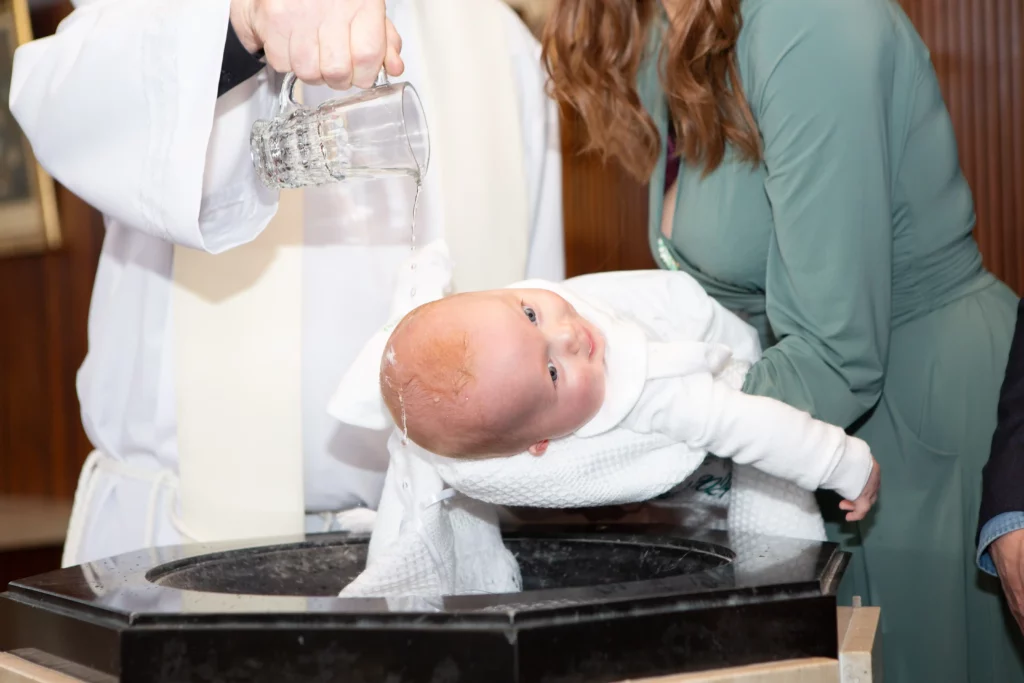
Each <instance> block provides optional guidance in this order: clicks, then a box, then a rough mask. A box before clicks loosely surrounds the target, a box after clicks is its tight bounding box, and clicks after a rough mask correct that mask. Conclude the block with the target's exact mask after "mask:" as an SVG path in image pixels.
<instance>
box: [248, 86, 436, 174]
mask: <svg viewBox="0 0 1024 683" xmlns="http://www.w3.org/2000/svg"><path fill="white" fill-rule="evenodd" d="M295 81H296V78H295V74H293V73H289V74H287V75H286V76H285V79H284V84H283V86H282V88H281V94H280V97H279V98H278V105H277V110H276V112H275V116H274V118H273V119H270V120H269V121H268V120H262V119H261V120H259V121H256V123H254V124H253V127H252V134H251V135H250V137H249V147H250V151H251V153H252V162H253V165H254V166H255V167H256V174H257V175H258V176H259V179H260V181H261V182H262V183H263V184H264V185H266V186H267V187H269V188H272V189H283V188H297V187H307V186H315V185H326V184H328V183H334V182H338V181H340V180H346V179H349V178H379V177H381V176H393V175H402V176H410V177H412V178H415V179H417V180H419V179H420V178H422V177H423V176H424V175H425V174H426V172H427V163H428V161H429V158H430V139H429V136H428V133H427V118H426V115H425V114H424V112H423V105H422V103H421V102H420V98H419V95H417V94H416V90H415V88H413V87H412V85H410V84H408V83H389V82H388V77H387V73H386V72H385V71H384V69H381V71H380V75H378V76H377V82H376V83H375V84H374V86H373V87H372V88H370V89H369V90H364V91H363V92H361V93H358V94H355V95H352V96H350V97H342V98H334V99H330V100H327V101H325V102H324V103H323V104H321V105H320V106H318V107H315V108H312V107H305V106H303V105H300V104H299V103H297V102H296V101H295V97H294V89H295Z"/></svg>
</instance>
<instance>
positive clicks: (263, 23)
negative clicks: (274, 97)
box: [230, 0, 405, 90]
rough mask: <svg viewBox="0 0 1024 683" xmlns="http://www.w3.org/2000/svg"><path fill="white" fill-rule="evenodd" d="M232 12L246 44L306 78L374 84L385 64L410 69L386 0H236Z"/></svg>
mask: <svg viewBox="0 0 1024 683" xmlns="http://www.w3.org/2000/svg"><path fill="white" fill-rule="evenodd" d="M230 16H231V25H232V26H233V27H234V29H235V33H236V34H237V35H238V39H239V40H240V41H241V42H242V45H244V46H245V48H246V49H247V50H249V51H250V52H256V51H257V50H259V49H260V48H262V49H263V51H264V54H265V55H266V58H267V63H268V64H270V66H271V67H272V68H273V69H274V70H275V71H277V72H278V73H286V72H288V71H293V72H295V75H296V76H297V77H298V78H299V80H301V81H303V82H305V83H310V84H314V85H316V84H320V83H326V84H327V85H329V86H330V87H332V88H334V89H336V90H345V89H346V88H350V87H352V86H353V85H355V86H358V87H360V88H369V87H371V86H372V85H373V83H374V81H375V80H376V78H377V74H378V73H379V72H380V68H381V65H382V64H383V65H384V67H385V68H386V69H387V72H388V74H390V75H392V76H398V75H399V74H401V73H402V71H403V70H404V69H405V65H404V64H403V63H402V58H401V51H402V39H401V37H400V36H399V35H398V32H397V31H396V30H395V27H394V26H393V25H392V24H391V20H390V19H388V18H387V16H386V15H385V13H384V0H231V14H230Z"/></svg>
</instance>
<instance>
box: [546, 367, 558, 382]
mask: <svg viewBox="0 0 1024 683" xmlns="http://www.w3.org/2000/svg"><path fill="white" fill-rule="evenodd" d="M548 374H549V375H551V381H552V382H554V383H555V384H558V368H556V367H555V364H554V363H548Z"/></svg>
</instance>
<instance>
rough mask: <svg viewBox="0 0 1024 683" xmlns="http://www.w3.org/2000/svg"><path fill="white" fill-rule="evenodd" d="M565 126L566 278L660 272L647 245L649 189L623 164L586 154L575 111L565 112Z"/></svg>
mask: <svg viewBox="0 0 1024 683" xmlns="http://www.w3.org/2000/svg"><path fill="white" fill-rule="evenodd" d="M561 126H562V129H561V133H562V203H563V212H564V214H565V265H566V274H567V275H568V276H569V277H572V276H574V275H583V274H585V273H595V272H602V271H608V270H637V269H643V268H655V267H656V266H655V264H654V259H653V258H651V251H650V249H649V248H648V245H647V186H646V185H642V184H640V183H638V182H636V181H635V180H633V178H632V177H630V176H629V175H628V174H627V173H626V172H625V171H623V170H622V168H621V167H620V166H619V165H618V164H617V163H614V162H612V163H609V164H605V163H604V162H603V161H602V160H601V158H600V157H599V156H598V155H596V154H594V153H591V152H583V151H582V149H583V145H584V140H583V136H582V134H581V130H580V125H579V123H578V121H577V119H576V117H575V115H574V114H573V113H571V112H569V111H567V110H565V109H563V111H562V123H561Z"/></svg>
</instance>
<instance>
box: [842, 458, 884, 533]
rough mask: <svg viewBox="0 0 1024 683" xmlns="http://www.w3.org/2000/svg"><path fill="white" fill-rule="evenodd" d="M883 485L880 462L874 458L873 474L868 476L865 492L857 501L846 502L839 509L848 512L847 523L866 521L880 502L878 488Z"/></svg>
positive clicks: (862, 492) (872, 460)
mask: <svg viewBox="0 0 1024 683" xmlns="http://www.w3.org/2000/svg"><path fill="white" fill-rule="evenodd" d="M881 483H882V473H881V470H880V468H879V467H878V461H877V460H875V459H874V458H872V459H871V474H869V475H868V483H866V484H865V485H864V490H863V491H861V492H860V496H858V497H857V500H854V501H849V500H844V501H843V502H841V503H839V509H840V510H846V511H847V514H846V521H847V522H859V521H860V520H862V519H864V517H865V516H866V515H867V514H868V510H870V509H871V506H872V505H874V504H875V501H876V500H878V487H879V486H880V485H881Z"/></svg>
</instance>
